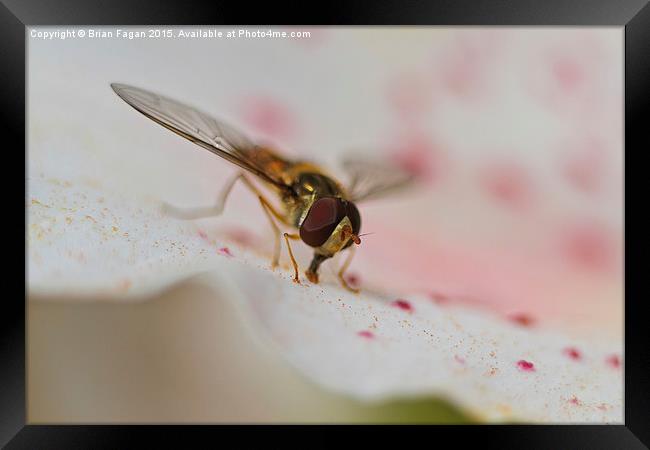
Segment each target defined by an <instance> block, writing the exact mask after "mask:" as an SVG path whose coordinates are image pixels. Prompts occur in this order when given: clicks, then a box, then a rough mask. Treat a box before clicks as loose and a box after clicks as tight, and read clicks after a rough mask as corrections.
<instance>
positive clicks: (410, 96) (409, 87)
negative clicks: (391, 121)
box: [386, 74, 431, 119]
mask: <svg viewBox="0 0 650 450" xmlns="http://www.w3.org/2000/svg"><path fill="white" fill-rule="evenodd" d="M386 96H387V99H388V103H389V104H390V106H391V107H392V109H393V110H394V111H395V112H396V113H397V115H398V116H400V117H402V118H404V119H413V118H415V117H417V116H420V115H421V114H423V113H425V112H426V111H427V109H429V108H430V107H431V99H430V96H431V84H430V82H429V81H428V80H427V79H426V78H425V77H423V76H419V75H418V74H402V75H400V76H398V77H397V78H395V79H394V80H392V82H391V83H390V84H389V86H388V90H387V94H386Z"/></svg>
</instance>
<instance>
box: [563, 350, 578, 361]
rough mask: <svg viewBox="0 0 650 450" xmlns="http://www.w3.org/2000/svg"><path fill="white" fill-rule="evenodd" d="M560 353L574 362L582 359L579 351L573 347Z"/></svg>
mask: <svg viewBox="0 0 650 450" xmlns="http://www.w3.org/2000/svg"><path fill="white" fill-rule="evenodd" d="M562 353H564V354H565V355H566V356H567V357H569V358H571V359H573V360H574V361H579V360H581V359H582V353H580V350H578V349H577V348H575V347H567V348H565V349H564V350H563V351H562Z"/></svg>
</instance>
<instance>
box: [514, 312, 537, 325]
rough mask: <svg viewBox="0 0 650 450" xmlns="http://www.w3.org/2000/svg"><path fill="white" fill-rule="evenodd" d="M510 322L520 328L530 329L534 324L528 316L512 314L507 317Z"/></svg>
mask: <svg viewBox="0 0 650 450" xmlns="http://www.w3.org/2000/svg"><path fill="white" fill-rule="evenodd" d="M509 319H510V321H512V322H514V323H516V324H517V325H520V326H522V327H531V326H533V325H534V324H535V319H534V318H533V317H531V316H529V315H528V314H524V313H520V314H513V315H511V316H510V317H509Z"/></svg>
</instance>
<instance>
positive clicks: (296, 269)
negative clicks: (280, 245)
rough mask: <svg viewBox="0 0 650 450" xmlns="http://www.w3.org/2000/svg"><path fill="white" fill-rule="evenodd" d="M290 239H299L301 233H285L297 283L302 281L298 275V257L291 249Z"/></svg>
mask: <svg viewBox="0 0 650 450" xmlns="http://www.w3.org/2000/svg"><path fill="white" fill-rule="evenodd" d="M289 239H293V240H294V241H297V240H299V239H300V235H298V234H289V233H284V240H285V241H286V242H287V250H289V257H290V258H291V264H293V281H295V282H296V283H300V277H298V263H297V262H296V258H294V257H293V252H292V251H291V244H289Z"/></svg>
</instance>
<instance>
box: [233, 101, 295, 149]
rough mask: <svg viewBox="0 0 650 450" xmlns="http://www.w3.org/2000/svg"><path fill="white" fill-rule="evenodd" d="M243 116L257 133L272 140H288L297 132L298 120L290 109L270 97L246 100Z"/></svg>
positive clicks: (242, 108) (243, 106)
mask: <svg viewBox="0 0 650 450" xmlns="http://www.w3.org/2000/svg"><path fill="white" fill-rule="evenodd" d="M241 115H242V119H243V120H244V121H245V122H246V123H247V124H248V125H249V126H251V127H252V128H253V129H254V130H255V131H257V132H259V133H261V134H264V135H267V136H269V137H271V138H277V139H282V140H288V139H290V138H292V137H293V135H294V134H295V131H296V120H295V119H294V116H293V114H292V113H291V111H290V110H289V108H288V107H286V106H285V105H283V104H282V103H281V102H279V101H277V100H275V99H273V98H270V97H268V96H258V97H251V98H248V99H246V100H245V101H244V102H243V105H242V107H241Z"/></svg>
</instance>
